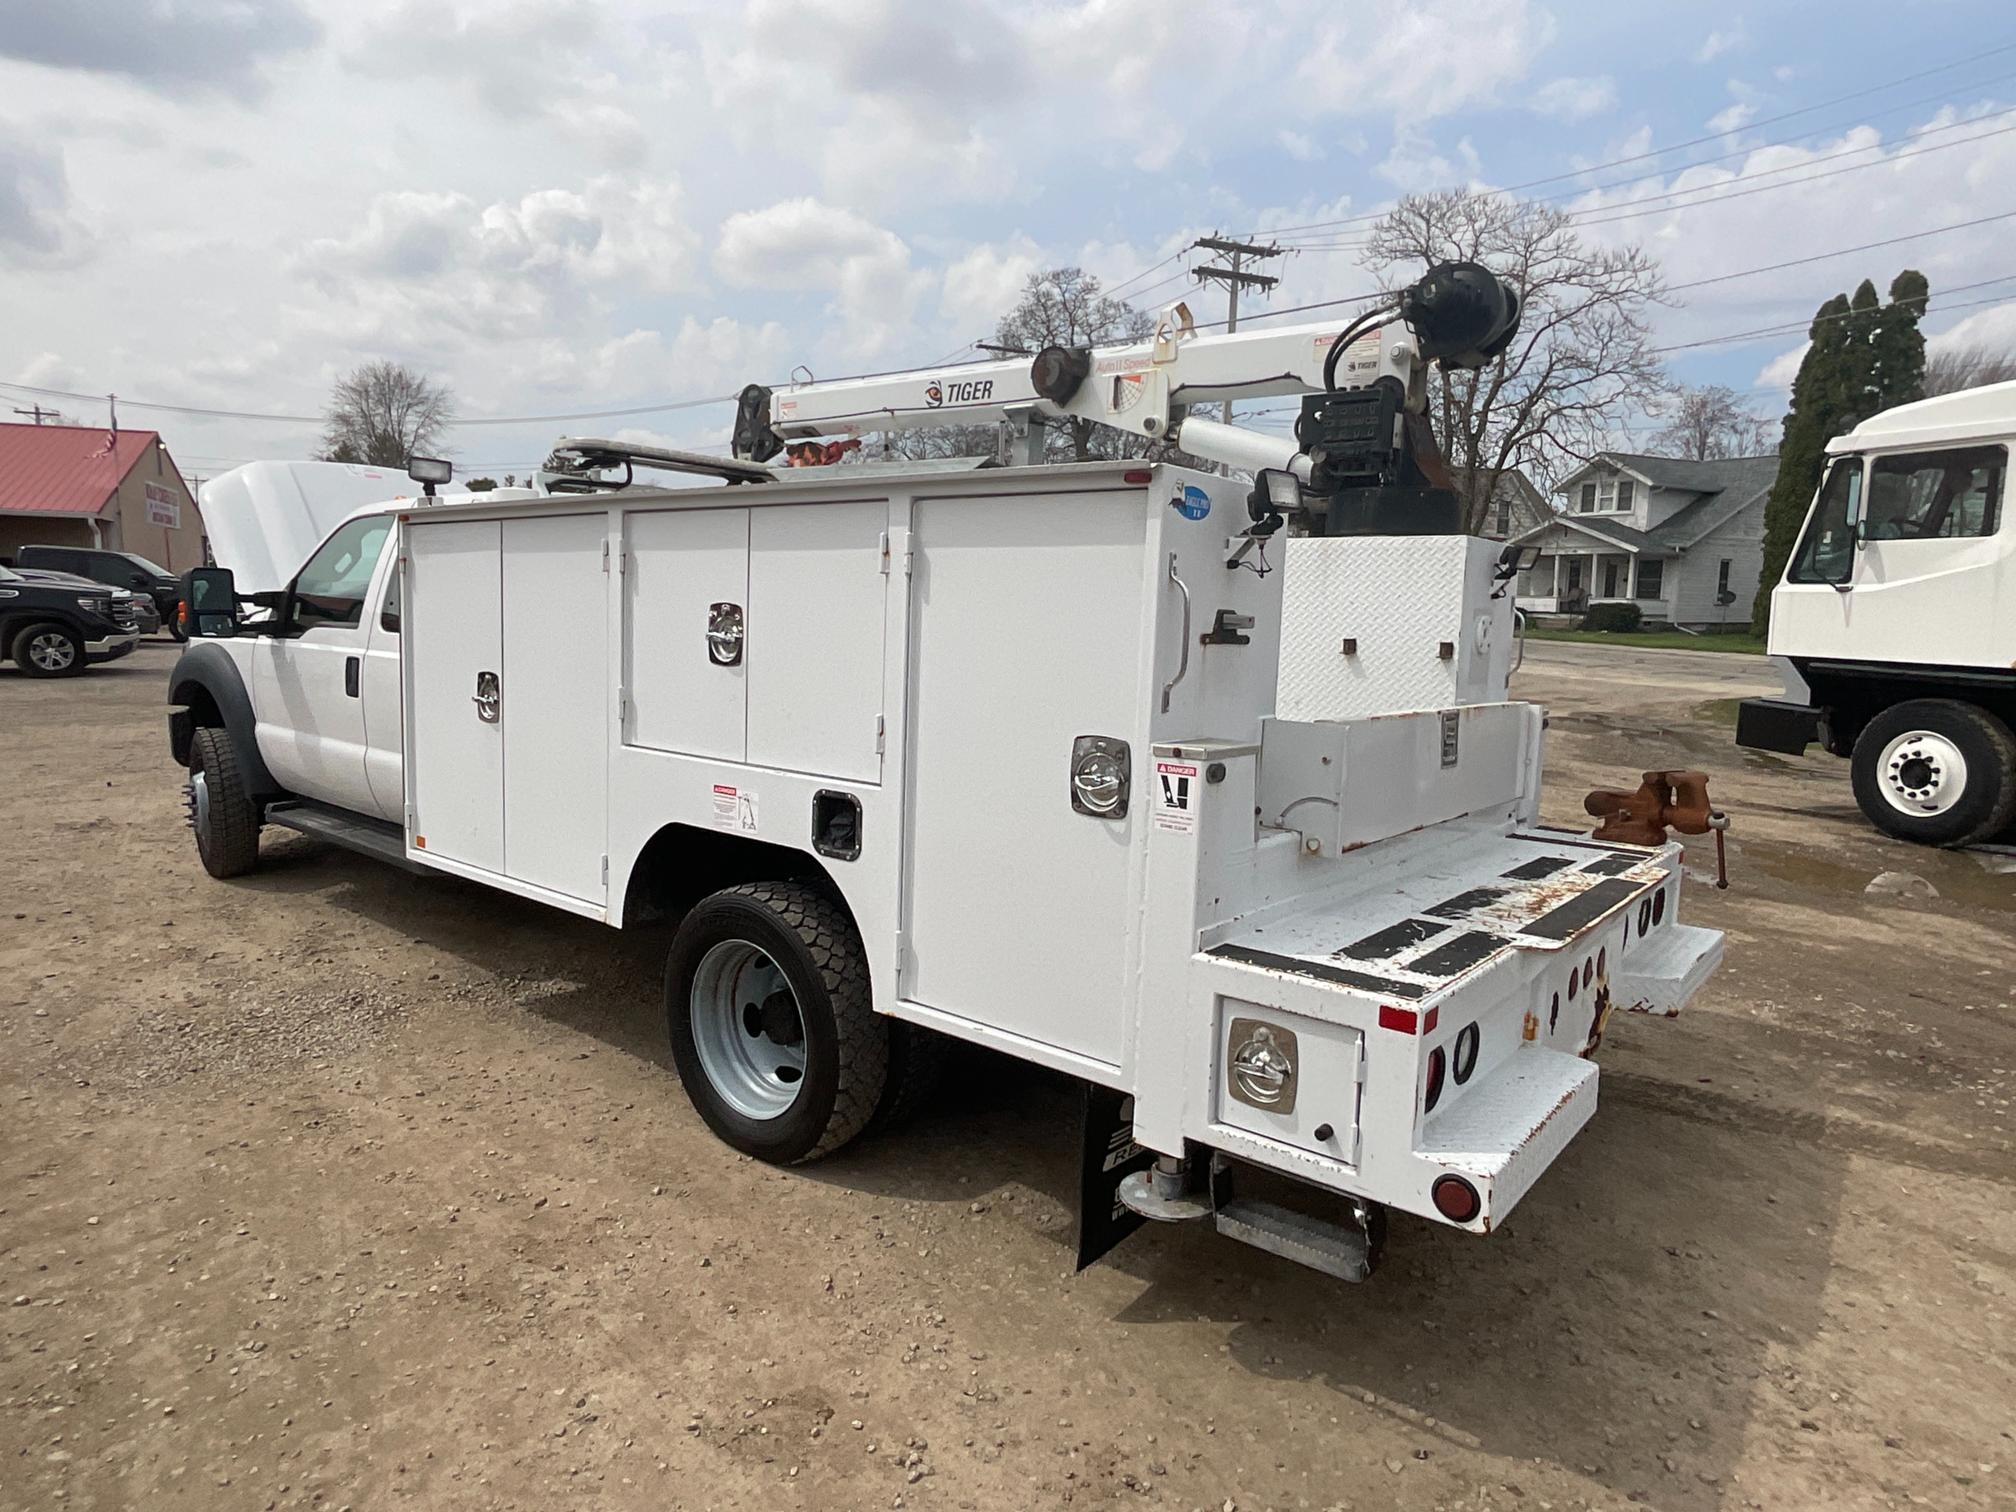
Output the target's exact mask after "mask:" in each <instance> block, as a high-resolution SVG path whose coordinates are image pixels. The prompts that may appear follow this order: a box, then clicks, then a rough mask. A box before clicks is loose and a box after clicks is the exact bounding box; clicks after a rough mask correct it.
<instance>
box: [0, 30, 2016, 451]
mask: <svg viewBox="0 0 2016 1512" xmlns="http://www.w3.org/2000/svg"><path fill="white" fill-rule="evenodd" d="M1827 12H1828V16H1827V24H1826V25H1825V27H1824V28H1823V27H1820V26H1817V25H1815V24H1814V21H1813V20H1812V15H1813V12H1812V8H1811V7H1809V6H1795V5H1788V4H1780V5H1774V6H1763V5H1748V6H1727V5H1723V4H1711V5H1696V4H1689V5H1677V4H1676V5H1665V6H1660V7H1657V8H1656V11H1655V8H1653V7H1649V6H1637V5H1620V4H1616V3H1614V0H1613V3H1608V4H1594V3H1590V4H1581V3H1572V0H1557V3H1543V0H1024V3H1019V4H1011V3H1006V0H746V3H739V4H738V3H731V0H656V3H653V4H649V5H643V4H630V3H627V0H389V3H384V0H347V3H344V4H340V5H339V4H337V3H335V0H89V3H88V4H87V3H81V0H79V3H63V4H57V3H51V0H0V381H4V382H6V383H10V384H15V385H33V386H37V387H40V388H43V389H57V390H74V391H82V392H89V393H94V394H96V393H102V392H105V391H107V390H111V391H116V392H117V393H119V394H120V395H121V396H122V402H121V406H120V410H121V418H122V421H123V422H124V423H125V424H127V425H131V426H139V425H145V426H153V427H158V428H160V429H161V430H162V431H163V432H164V433H165V434H166V435H167V437H168V439H169V442H170V445H171V446H172V447H173V448H174V450H175V451H176V453H177V454H178V456H179V457H180V459H181V460H182V462H183V464H184V467H185V470H187V471H189V472H192V473H204V474H209V473H214V472H216V471H219V470H221V469H222V468H224V467H226V466H230V465H232V464H233V463H235V462H237V461H241V460H245V459H249V458H253V457H285V456H303V455H307V454H309V452H310V450H311V449H312V447H313V445H314V442H315V436H316V427H315V425H314V424H313V423H311V421H312V417H313V416H315V415H316V414H317V413H319V411H320V409H321V407H322V404H323V401H324V399H325V397H326V395H327V393H328V389H329V384H330V381H331V379H332V377H334V376H335V375H336V374H338V373H340V372H342V371H343V370H345V369H347V368H349V367H350V366H353V365H354V364H356V363H357V362H359V361H362V360H365V359H369V358H374V357H381V356H389V357H394V358H398V359H401V360H404V361H407V362H410V363H413V364H415V365H417V366H420V367H422V368H425V369H426V370H428V371H430V372H432V373H434V374H435V375H436V376H438V377H441V378H443V379H445V380H446V381H448V382H449V383H450V384H451V385H452V386H453V388H454V390H455V392H456V394H457V395H458V397H459V399H460V402H461V407H462V411H463V414H464V416H465V418H466V419H467V420H468V421H471V422H477V421H489V420H509V419H511V417H518V416H551V415H562V414H571V413H578V412H582V411H593V410H607V409H628V408H633V407H636V408H641V407H644V406H656V407H659V408H655V409H653V410H652V411H651V412H649V413H640V414H636V415H632V416H627V417H609V418H599V419H595V420H592V421H562V420H548V419H536V420H529V421H524V422H519V423H501V424H476V423H471V424H465V425H463V426H461V427H459V428H458V429H457V430H456V432H455V433H454V437H453V442H454V448H455V453H456V455H457V458H458V460H459V461H460V462H461V463H462V464H464V465H465V469H468V470H474V471H477V472H484V471H488V472H497V473H501V472H504V471H508V470H512V469H514V468H515V469H517V470H521V471H522V470H523V469H524V468H525V467H527V466H528V465H530V464H532V463H534V462H536V461H537V460H538V458H539V457H541V456H542V455H543V454H544V452H545V450H546V448H547V447H548V446H549V445H550V443H551V442H552V440H553V439H554V437H555V436H556V435H558V434H561V433H563V432H570V431H571V432H572V433H575V434H581V433H603V434H606V433H611V432H620V433H634V434H637V435H639V436H647V435H648V436H651V437H655V438H660V439H663V440H666V441H670V442H672V443H674V444H681V445H692V446H701V447H706V448H708V449H719V448H721V446H722V445H723V443H724V441H725V437H726V430H727V424H728V420H729V411H728V409H727V407H726V406H722V405H713V406H704V405H703V406H698V407H678V408H674V407H672V406H683V405H685V403H686V402H687V401H694V400H705V399H709V398H712V397H715V396H719V395H723V394H728V393H732V392H733V391H734V390H735V389H736V388H738V387H740V386H741V385H742V384H743V383H746V382H749V381H751V380H761V381H769V382H775V381H778V380H781V379H783V378H784V377H785V376H786V375H787V374H788V373H790V372H791V371H792V369H793V368H794V367H796V366H798V365H801V364H802V365H803V366H805V367H807V368H809V369H810V370H811V371H813V372H814V373H815V374H818V375H820V376H839V375H842V374H846V373H850V372H856V371H861V370H864V369H879V368H887V367H894V366H910V365H919V366H923V365H930V364H933V363H937V362H940V361H945V360H950V359H951V358H952V356H953V355H954V354H956V353H958V352H959V351H961V349H962V348H964V347H965V346H966V344H967V343H970V342H971V341H972V340H973V339H975V338H976V337H984V336H985V335H986V334H987V333H988V332H989V331H990V330H991V327H992V324H993V320H994V317H995V316H996V315H997V314H998V313H999V312H1000V311H1001V310H1002V309H1003V308H1004V307H1005V306H1006V305H1007V304H1009V303H1011V302H1012V300H1013V297H1014V294H1015V291H1016V289H1017V287H1018V286H1019V284H1020V282H1021V280H1022V279H1023V277H1024V276H1025V275H1026V274H1027V273H1028V272H1029V271H1031V270H1032V269H1035V268H1039V267H1046V266H1055V265H1058V264H1063V263H1075V264H1079V265H1082V266H1083V267H1085V268H1087V269H1089V270H1091V271H1093V272H1095V273H1097V274H1098V275H1099V276H1101V277H1102V278H1104V279H1106V280H1107V281H1108V282H1109V283H1111V284H1114V285H1118V286H1119V287H1120V291H1121V292H1122V293H1123V294H1124V295H1127V296H1128V297H1132V298H1136V299H1137V300H1138V301H1139V302H1141V303H1143V304H1144V305H1149V306H1153V305H1156V304H1159V303H1161V302H1163V301H1165V300H1168V299H1171V298H1175V297H1178V296H1179V295H1181V294H1183V293H1184V291H1185V290H1186V288H1192V287H1194V286H1193V285H1192V284H1191V283H1190V282H1189V281H1188V279H1187V276H1186V274H1185V263H1184V261H1183V259H1182V258H1181V257H1180V256H1178V255H1177V254H1179V253H1180V251H1181V249H1182V248H1184V247H1185V246H1186V245H1187V244H1188V242H1189V241H1190V240H1191V239H1192V238H1193V237H1195V236H1197V235H1199V234H1203V233H1206V232H1210V231H1213V230H1216V231H1219V232H1223V233H1228V234H1234V233H1259V234H1261V235H1263V236H1264V235H1266V234H1268V233H1270V232H1276V233H1278V234H1279V235H1280V236H1281V238H1282V240H1283V241H1284V243H1287V244H1292V245H1294V246H1296V247H1297V249H1298V250H1297V252H1296V254H1295V255H1294V256H1293V257H1292V258H1287V259H1284V260H1283V262H1282V263H1281V264H1280V265H1279V268H1278V271H1279V272H1280V273H1281V274H1282V275H1283V282H1282V285H1281V288H1280V290H1279V291H1278V292H1277V294H1276V296H1275V299H1274V303H1275V304H1276V305H1285V304H1294V303H1302V302H1306V301H1312V300H1318V299H1324V298H1332V297H1336V296H1340V295H1345V294H1352V293H1357V292H1361V291H1363V290H1364V289H1366V288H1367V287H1369V279H1368V277H1367V275H1366V273H1365V271H1364V270H1363V268H1361V267H1360V266H1359V263H1358V257H1359V255H1360V254H1359V252H1358V250H1357V248H1356V246H1355V245H1354V243H1355V242H1356V241H1357V240H1358V239H1359V238H1361V237H1362V235H1363V230H1364V224H1365V220H1364V218H1365V217H1367V216H1369V215H1372V214H1374V213H1376V212H1377V211H1378V210H1379V208H1380V207H1381V206H1382V205H1384V204H1387V203H1390V202H1391V200H1392V198H1393V197H1394V196H1395V195H1397V194H1399V193H1401V192H1404V191H1406V190H1412V189H1428V188H1437V187H1443V186H1447V185H1451V184H1477V185H1488V186H1493V187H1508V186H1527V187H1525V189H1524V191H1523V192H1525V193H1527V194H1530V195H1532V196H1534V197H1543V198H1548V199H1551V200H1554V201H1556V202H1558V203H1560V204H1561V205H1563V206H1564V207H1565V208H1567V209H1569V210H1571V211H1573V212H1574V213H1576V214H1577V215H1578V216H1579V217H1580V220H1581V224H1582V227H1583V230H1584V234H1586V235H1587V236H1589V237H1591V238H1592V239H1605V240H1618V241H1623V240H1635V241H1638V242H1641V243H1643V244H1644V245H1646V246H1647V247H1649V248H1651V249H1652V250H1653V251H1655V252H1656V253H1657V255H1658V256H1659V257H1660V258H1661V260H1662V262H1663V265H1664V270H1665V276H1666V278H1667V280H1668V281H1669V283H1671V284H1673V285H1676V286H1687V285H1692V287H1684V288H1682V290H1681V292H1680V293H1678V294H1677V295H1676V296H1675V304H1674V306H1673V307H1672V308H1670V309H1668V310H1664V311H1662V312H1661V313H1660V315H1659V320H1658V324H1659V331H1660V336H1661V339H1662V341H1665V342H1668V343H1671V344H1673V345H1675V346H1681V345H1682V344H1686V343H1694V342H1701V341H1704V340H1709V339H1711V338H1717V337H1723V336H1727V335H1730V334H1732V333H1741V332H1750V331H1756V330H1759V329H1762V330H1765V331H1767V332H1770V331H1771V329H1772V328H1774V327H1782V326H1786V325H1792V326H1795V327H1796V326H1798V325H1801V324H1803V322H1804V320H1805V319H1806V318H1807V317H1808V316H1810V314H1811V312H1812V310H1813V307H1814V306H1815V305H1816V304H1817V303H1818V302H1819V301H1820V300H1821V299H1824V298H1825V297H1827V296H1828V295H1830V294H1832V293H1833V292H1835V291H1836V290H1838V289H1842V288H1847V287H1852V285H1853V283H1854V282H1855V281H1857V280H1858V279H1860V278H1862V277H1864V276H1869V277H1873V278H1875V279H1876V280H1877V282H1878V284H1879V286H1881V285H1884V284H1887V282H1888V280H1889V278H1890V276H1891V275H1892V274H1893V273H1895V272H1896V270H1897V269H1898V268H1900V267H1902V266H1905V265H1907V264H1908V265H1912V266H1916V267H1919V268H1922V269H1923V270H1924V271H1925V272H1926V273H1927V274H1928V275H1929V277H1930V278H1931V281H1932V287H1933V290H1934V310H1935V315H1934V317H1933V318H1932V320H1931V321H1930V322H1929V323H1928V324H1929V328H1930V329H1932V330H1934V331H1939V332H1956V331H1957V333H1958V336H1959V337H1960V338H1961V339H1967V338H1980V339H1986V340H1991V341H1998V342H1999V343H2001V344H2003V345H2012V344H2016V214H2012V213H2011V212H2016V15H2012V14H2011V12H2010V11H2009V9H2008V6H2007V3H2006V0H1999V3H1998V0H1937V3H1923V4H1919V5H1915V6H1910V7H1904V6H1898V5H1895V4H1882V5H1878V4H1875V3H1866V0H1836V3H1834V4H1831V5H1830V6H1829V7H1828V8H1827ZM1737 180H1742V182H1737ZM1986 216H1998V217H2003V218H2001V219H1997V220H1994V221H1991V222H1989V223H1988V224H1984V225H1978V226H1973V227H1969V228H1963V229H1959V230H1947V231H1943V232H1942V233H1941V234H1935V235H1921V234H1920V233H1925V232H1931V231H1935V230H1938V229H1939V228H1946V227H1953V226H1956V225H1958V224H1959V223H1961V222H1965V221H1973V220H1978V219H1980V218H1981V217H1986ZM1906 237H1908V238H1910V239H1909V240H1900V241H1898V242H1897V243H1896V244H1895V245H1891V246H1884V247H1880V248H1876V249H1873V250H1871V251H1867V252H1862V253H1856V254H1853V255H1848V256H1840V257H1827V258H1826V259H1825V260H1822V261H1813V262H1804V263H1802V264H1801V265H1800V266H1797V267H1792V268H1785V269H1781V270H1779V271H1776V272H1766V273H1750V272H1749V270H1754V269H1758V268H1761V267H1764V266H1765V265H1767V264H1774V263H1782V262H1788V261H1792V260H1795V259H1806V258H1811V257H1815V256H1817V255H1819V254H1827V253H1832V252H1836V251H1838V250H1839V249H1842V248H1847V247H1853V246H1856V245H1858V244H1863V243H1869V242H1877V241H1889V240H1891V239H1894V238H1906ZM1733 273H1743V274H1746V276H1743V277H1737V278H1725V277H1724V275H1727V274H1733ZM1703 280H1717V281H1715V282H1702V281H1703ZM1988 280H2002V281H2001V282H1987V281H1988ZM1945 290H1952V291H1953V292H1952V293H1950V294H1943V296H1942V291H1945ZM1222 299H1223V296H1222V294H1219V293H1217V292H1215V291H1211V290H1205V291H1201V292H1197V293H1194V294H1193V295H1192V304H1193V308H1195V309H1196V310H1198V311H1199V313H1200V318H1215V317H1216V316H1218V315H1219V314H1220V313H1222ZM1248 308H1249V310H1250V309H1251V305H1250V304H1249V306H1248ZM1947 339H1953V338H1952V337H1951V336H1949V337H1948V338H1947ZM1800 340H1801V339H1800V337H1799V336H1798V335H1797V334H1796V333H1795V334H1788V333H1785V332H1783V331H1779V332H1776V333H1773V334H1766V335H1763V336H1758V337H1753V338H1750V339H1747V340H1743V341H1734V342H1731V341H1717V342H1715V343H1714V344H1710V345H1705V346H1690V347H1686V348H1685V349H1683V350H1677V351H1675V352H1674V353H1673V354H1672V361H1673V363H1674V366H1675V370H1676V372H1677V373H1678V375H1679V376H1681V377H1683V378H1685V379H1687V380H1689V381H1695V382H1704V381H1718V382H1726V383H1730V384H1732V385H1734V386H1737V387H1739V388H1745V389H1749V388H1752V387H1755V388H1756V389H1757V391H1758V396H1759V401H1760V404H1763V405H1766V406H1773V407H1775V406H1776V405H1778V404H1779V403H1781V402H1782V384H1783V383H1784V381H1785V380H1786V379H1787V377H1789V373H1790V371H1791V367H1792V365H1794V364H1796V361H1797V355H1798V350H1799V347H1800ZM0 396H4V397H5V398H7V399H8V400H9V401H10V402H9V404H8V405H7V406H5V407H6V408H11V407H12V405H13V404H27V403H30V402H32V401H33V400H34V399H35V398H36V396H35V395H34V394H32V393H29V392H27V391H26V390H24V389H22V388H19V387H11V388H0ZM43 402H54V403H55V404H56V405H57V406H58V407H59V408H60V409H62V410H63V411H64V412H65V413H66V414H68V415H71V416H73V417H75V418H79V419H82V420H84V421H87V422H89V423H98V422H100V421H102V419H103V417H104V408H105V407H104V405H103V404H102V402H84V401H79V400H75V399H59V400H54V401H48V400H45V401H43ZM142 402H152V403H156V404H175V405H182V406H189V407H194V408H202V409H213V410H230V411H239V412H243V414H244V416H247V417H275V416H277V417H282V418H278V419H274V418H230V417H216V416H209V417H206V416H193V415H183V414H176V413H173V412H169V411H165V410H160V409H144V408H141V407H139V406H140V404H141V403H142ZM285 417H307V418H291V419H290V418H285ZM4 418H8V419H11V418H13V417H12V416H11V415H8V416H4Z"/></svg>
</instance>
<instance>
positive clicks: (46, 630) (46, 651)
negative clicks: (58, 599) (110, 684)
mask: <svg viewBox="0 0 2016 1512" xmlns="http://www.w3.org/2000/svg"><path fill="white" fill-rule="evenodd" d="M14 665H15V666H17V667H19V668H20V669H21V670H22V671H23V672H25V673H27V674H28V675H29V676H30V677H75V676H76V675H77V674H78V673H79V672H82V671H83V670H84V642H83V641H81V640H79V639H78V638H77V634H76V632H75V631H73V630H68V629H66V628H64V627H63V626H62V625H56V624H46V625H30V626H28V628H27V629H25V630H23V631H22V632H21V633H20V634H19V635H17V636H15V637H14Z"/></svg>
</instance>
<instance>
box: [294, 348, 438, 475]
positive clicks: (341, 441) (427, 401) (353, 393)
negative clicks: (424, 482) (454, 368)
mask: <svg viewBox="0 0 2016 1512" xmlns="http://www.w3.org/2000/svg"><path fill="white" fill-rule="evenodd" d="M454 419H455V396H454V395H453V394H452V393H450V392H449V390H448V388H447V386H446V385H445V384H439V383H436V382H434V381H433V380H432V379H431V378H429V377H427V376H426V374H424V373H416V372H414V371H413V370H412V369H411V368H409V367H407V366H405V365H404V364H403V363H398V362H386V361H379V362H367V363H365V364H364V365H363V366H362V367H359V368H354V369H352V370H351V371H350V372H348V373H346V374H345V375H344V376H343V377H341V378H339V379H337V380H336V387H335V388H334V389H333V390H332V391H331V393H330V395H329V408H328V411H327V412H326V414H325V415H324V417H323V425H322V456H323V459H324V460H325V461H329V462H367V463H370V464H371V465H372V466H374V467H404V466H405V465H406V459H407V458H408V457H411V456H413V455H415V454H416V453H417V454H420V455H427V454H430V453H433V452H435V451H436V450H437V449H438V448H439V446H440V444H441V438H442V434H443V433H444V432H445V431H446V430H447V429H448V427H449V425H450V424H452V423H453V422H454Z"/></svg>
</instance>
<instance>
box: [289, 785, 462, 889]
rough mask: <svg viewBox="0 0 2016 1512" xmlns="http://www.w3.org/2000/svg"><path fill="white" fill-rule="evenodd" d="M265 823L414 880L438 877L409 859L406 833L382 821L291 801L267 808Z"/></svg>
mask: <svg viewBox="0 0 2016 1512" xmlns="http://www.w3.org/2000/svg"><path fill="white" fill-rule="evenodd" d="M266 822H267V823H268V824H278V825H282V826H284V827H285V828H287V829H291V830H295V831H298V832H299V833H301V834H303V835H311V836H313V837H314V838H315V839H317V840H327V841H328V842H329V843H330V844H331V845H340V846H342V847H343V848H344V849H345V850H353V851H356V852H358V853H359V854H361V855H366V856H370V857H372V858H374V859H375V860H379V861H387V862H390V863H391V864H392V865H394V866H396V867H398V868H400V870H402V871H409V872H412V873H413V874H414V875H415V876H433V875H436V873H435V871H434V869H433V868H432V867H430V866H422V865H421V864H420V863H419V862H417V861H414V860H412V859H411V858H409V857H408V856H407V854H406V832H405V831H404V830H403V829H401V828H400V827H399V826H398V825H396V824H390V823H387V822H386V821H385V820H383V819H373V818H370V817H368V816H366V815H364V814H353V813H352V812H351V811H350V810H348V809H340V808H337V807H336V806H335V805H333V804H328V803H317V802H316V801H315V800H314V799H312V798H288V799H283V800H282V801H280V802H278V803H269V804H267V805H266Z"/></svg>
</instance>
